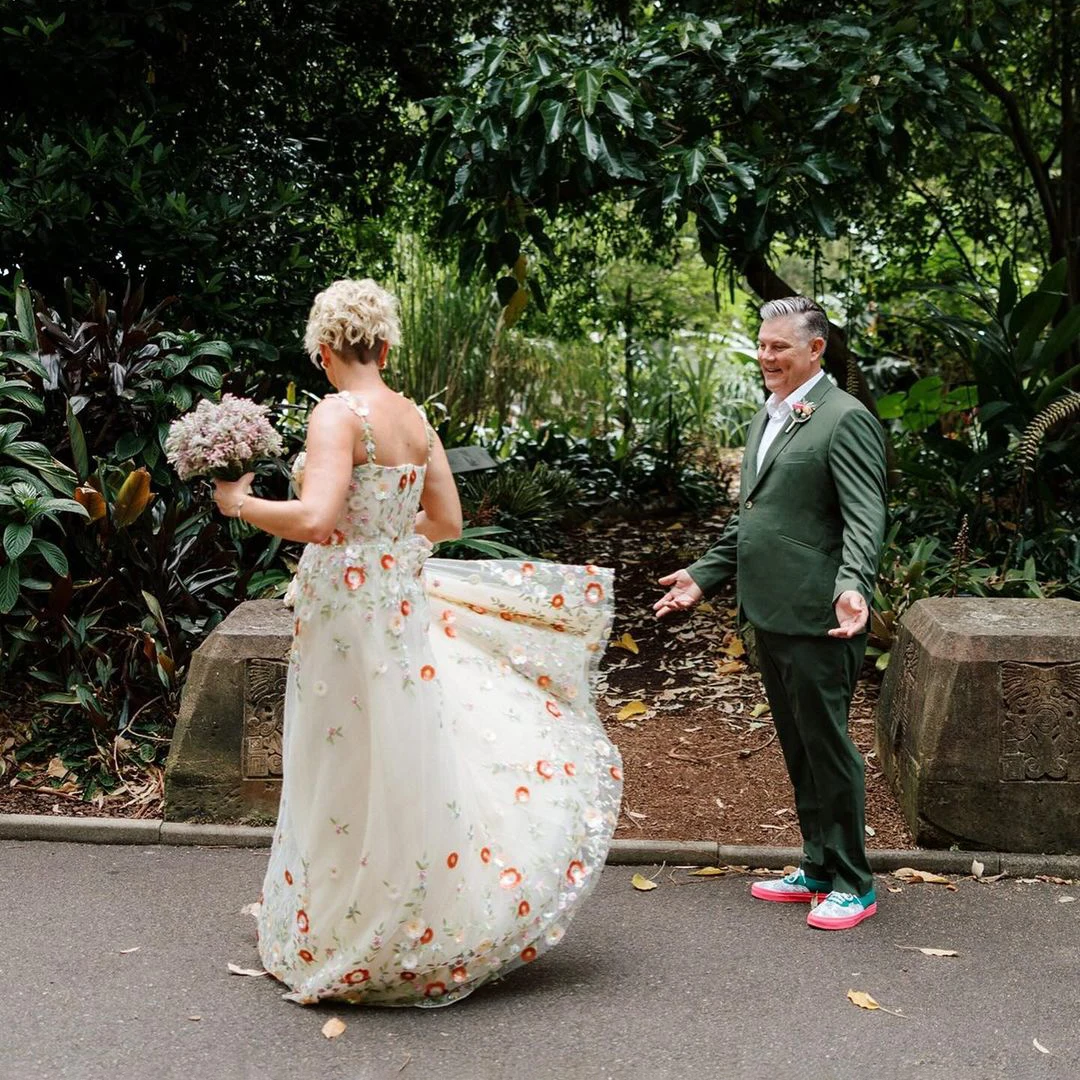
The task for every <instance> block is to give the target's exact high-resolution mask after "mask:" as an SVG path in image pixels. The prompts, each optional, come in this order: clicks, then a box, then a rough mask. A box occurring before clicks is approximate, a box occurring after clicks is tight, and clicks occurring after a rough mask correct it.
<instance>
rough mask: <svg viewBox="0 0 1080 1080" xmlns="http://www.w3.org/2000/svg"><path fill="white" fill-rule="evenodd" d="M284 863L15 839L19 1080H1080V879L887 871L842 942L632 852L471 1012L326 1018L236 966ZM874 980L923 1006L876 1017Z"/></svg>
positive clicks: (732, 882) (12, 905)
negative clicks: (634, 878)
mask: <svg viewBox="0 0 1080 1080" xmlns="http://www.w3.org/2000/svg"><path fill="white" fill-rule="evenodd" d="M265 858H266V853H265V852H262V851H242V850H219V849H199V848H166V847H143V848H139V847H103V846H98V845H85V846H82V845H75V844H63V843H53V844H46V843H38V842H23V843H19V842H5V843H0V898H2V901H0V986H2V988H3V993H2V995H0V1077H2V1078H3V1080H38V1078H45V1077H48V1078H50V1080H53V1078H58V1077H71V1078H73V1080H99V1078H101V1080H106V1078H107V1080H172V1078H176V1080H181V1078H182V1080H192V1078H200V1080H202V1078H207V1080H369V1078H371V1080H399V1078H400V1080H410V1078H413V1080H419V1078H422V1077H423V1078H428V1077H436V1076H437V1077H439V1078H440V1080H548V1078H551V1080H556V1078H557V1080H579V1078H580V1080H608V1078H611V1080H668V1078H680V1080H681V1078H684V1077H687V1078H694V1080H711V1078H713V1077H717V1078H725V1080H726V1078H736V1080H738V1078H742V1077H755V1078H757V1077H765V1078H768V1077H784V1078H789V1077H799V1078H800V1080H834V1078H836V1080H847V1078H851V1080H868V1078H873V1080H894V1078H895V1080H906V1078H909V1077H919V1078H923V1077H931V1078H937V1077H952V1078H965V1080H966V1078H973V1080H975V1078H978V1080H981V1078H988V1077H1010V1078H1017V1080H1025V1078H1027V1077H1032V1078H1041V1077H1053V1078H1059V1077H1061V1078H1069V1080H1075V1078H1076V1077H1080V1010H1078V1008H1077V1003H1076V1002H1077V991H1078V989H1080V885H1078V886H1062V885H1053V884H1044V883H1036V884H1025V883H1023V882H1020V881H1013V880H1004V881H1001V882H997V883H995V884H992V885H980V884H977V883H975V882H973V881H970V880H966V881H960V882H959V889H958V891H956V892H950V891H947V890H946V889H945V888H944V887H943V886H940V885H938V886H932V885H909V886H906V887H905V888H904V889H903V891H902V892H900V893H897V894H889V893H887V892H885V885H887V884H888V882H886V880H885V879H879V894H880V895H881V897H882V903H881V905H880V913H879V915H878V916H877V917H876V918H874V919H872V920H870V921H869V922H867V923H865V924H864V925H863V926H861V927H859V928H858V929H857V930H854V931H850V932H848V933H840V934H826V933H820V932H814V931H811V930H808V929H807V928H806V926H805V923H804V921H803V920H804V918H805V910H804V909H802V910H800V909H798V908H797V907H796V906H795V905H791V906H781V905H766V904H761V903H759V902H755V901H752V900H751V899H750V897H749V895H748V883H747V880H746V878H744V877H743V878H740V877H723V878H714V879H706V880H699V881H693V883H692V884H686V885H683V886H678V887H677V886H675V885H673V884H671V883H670V882H669V880H668V874H669V872H668V871H666V870H665V871H664V872H663V873H662V874H661V875H660V877H659V878H658V879H657V880H659V881H661V882H662V883H663V884H662V885H661V887H660V888H658V889H655V890H653V891H652V892H649V893H639V892H636V891H635V890H634V889H633V888H631V886H630V877H631V874H632V873H633V872H634V870H633V868H622V867H610V868H608V869H607V870H606V871H605V872H604V876H603V879H602V881H601V882H600V886H599V888H598V890H597V892H596V894H594V897H593V900H592V902H591V904H589V905H588V906H587V907H586V908H585V910H584V911H583V912H582V913H581V915H580V916H579V918H578V920H577V921H576V922H575V924H574V926H573V927H572V929H571V932H570V933H569V934H568V935H567V937H566V940H565V942H564V943H563V944H562V945H560V946H559V948H557V949H555V950H553V951H552V952H551V953H550V954H548V955H547V956H545V957H544V958H543V959H542V960H541V961H539V962H538V963H537V964H535V965H534V966H533V967H531V968H528V969H523V970H521V971H519V972H515V973H514V974H513V975H512V976H511V977H510V978H508V979H507V980H505V981H504V982H503V983H502V984H500V985H498V986H495V987H491V988H489V989H485V990H483V991H480V992H477V993H476V994H475V995H474V996H473V997H472V998H470V999H468V1000H467V1001H464V1002H462V1003H461V1004H460V1005H457V1006H454V1007H451V1008H448V1009H443V1010H433V1011H428V1012H424V1011H421V1010H416V1009H407V1010H389V1009H350V1008H348V1007H344V1008H333V1007H329V1006H326V1007H323V1006H320V1007H318V1008H301V1007H299V1006H296V1005H291V1004H288V1003H286V1002H283V1001H282V1000H281V998H280V996H279V994H280V991H279V989H278V987H277V986H276V984H273V983H272V982H271V981H270V980H269V979H245V978H240V977H237V976H233V975H230V974H228V972H227V969H226V964H228V963H229V962H230V961H232V962H234V963H238V964H241V965H244V966H257V957H256V953H255V949H254V935H253V923H252V921H251V919H250V917H249V916H245V915H241V914H240V913H239V909H240V907H241V905H242V904H244V903H246V902H247V901H249V900H251V899H253V898H254V897H255V895H256V894H257V892H258V888H259V883H260V880H261V877H262V869H263V864H264V861H265ZM649 872H650V871H648V870H646V873H649ZM679 876H680V877H681V878H682V880H689V879H686V878H685V876H683V875H679ZM1072 895H1075V896H1077V897H1078V900H1077V902H1076V903H1061V902H1060V900H1061V898H1062V897H1065V896H1072ZM896 944H902V945H915V946H932V947H940V948H950V949H956V950H957V951H958V952H959V953H960V956H959V957H958V958H956V959H938V958H929V957H925V956H923V955H922V954H920V953H918V952H911V951H903V950H900V949H897V948H896ZM136 947H137V949H138V951H136V952H129V953H124V952H122V950H125V949H132V948H136ZM849 989H856V990H864V991H866V992H868V993H870V994H871V995H873V997H874V998H876V999H877V1000H878V1001H879V1002H881V1003H882V1004H883V1005H886V1006H889V1007H891V1008H894V1009H897V1010H899V1011H901V1012H902V1013H903V1014H904V1015H903V1017H899V1016H894V1015H889V1014H886V1013H884V1012H865V1011H863V1010H861V1009H858V1008H856V1007H854V1006H853V1005H852V1004H850V1003H849V1002H848V1000H847V998H846V995H847V991H848V990H849ZM335 1015H336V1016H340V1017H342V1019H344V1020H345V1021H346V1024H347V1028H346V1031H345V1033H344V1034H343V1035H342V1036H341V1037H340V1038H338V1039H336V1040H334V1041H332V1042H331V1041H327V1040H326V1039H324V1038H323V1037H322V1036H321V1035H320V1028H321V1027H322V1025H323V1024H324V1023H325V1021H326V1020H327V1019H328V1018H330V1017H331V1016H335ZM192 1017H200V1018H201V1019H198V1020H195V1019H192ZM1033 1039H1037V1040H1038V1041H1039V1042H1040V1043H1041V1044H1042V1045H1043V1046H1044V1047H1046V1049H1047V1050H1049V1053H1048V1054H1044V1053H1041V1052H1040V1051H1039V1050H1038V1049H1037V1048H1036V1047H1035V1046H1034V1044H1033V1041H1032V1040H1033Z"/></svg>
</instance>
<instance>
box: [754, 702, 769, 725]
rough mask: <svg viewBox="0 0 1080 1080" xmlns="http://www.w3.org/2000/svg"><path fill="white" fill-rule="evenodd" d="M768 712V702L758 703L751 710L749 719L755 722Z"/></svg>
mask: <svg viewBox="0 0 1080 1080" xmlns="http://www.w3.org/2000/svg"><path fill="white" fill-rule="evenodd" d="M768 711H769V705H768V702H765V701H759V702H758V703H757V704H756V705H755V706H754V707H753V708H752V709H751V710H750V717H751V719H753V720H756V719H757V718H758V717H759V716H764V715H765V714H766V713H767V712H768Z"/></svg>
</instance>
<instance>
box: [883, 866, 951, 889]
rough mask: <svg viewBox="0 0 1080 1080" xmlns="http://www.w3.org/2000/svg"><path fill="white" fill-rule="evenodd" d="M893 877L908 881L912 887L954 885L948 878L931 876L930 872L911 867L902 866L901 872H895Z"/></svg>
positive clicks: (937, 875)
mask: <svg viewBox="0 0 1080 1080" xmlns="http://www.w3.org/2000/svg"><path fill="white" fill-rule="evenodd" d="M893 877H895V878H899V879H900V880H901V881H907V882H909V883H911V884H912V885H919V884H925V885H951V884H952V882H951V881H950V880H949V879H948V878H947V877H942V876H941V875H940V874H931V873H930V871H929V870H913V869H912V868H911V867H910V866H901V867H900V869H899V870H894V871H893Z"/></svg>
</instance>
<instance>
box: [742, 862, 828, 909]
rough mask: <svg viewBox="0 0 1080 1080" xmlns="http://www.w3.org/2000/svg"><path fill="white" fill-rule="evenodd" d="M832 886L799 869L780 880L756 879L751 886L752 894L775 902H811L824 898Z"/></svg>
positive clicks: (759, 898)
mask: <svg viewBox="0 0 1080 1080" xmlns="http://www.w3.org/2000/svg"><path fill="white" fill-rule="evenodd" d="M831 888H832V886H831V885H830V884H829V883H828V882H827V881H817V880H815V879H814V878H809V877H807V876H806V875H805V874H804V873H803V872H802V870H801V869H799V870H793V871H792V872H791V873H790V874H786V875H785V876H784V877H782V878H780V879H779V880H778V881H755V882H754V884H753V885H751V886H750V895H751V896H753V897H756V898H757V899H758V900H771V901H772V902H773V903H774V904H809V903H813V902H815V901H818V900H823V899H824V898H825V896H826V895H827V894H828V892H829V890H830V889H831Z"/></svg>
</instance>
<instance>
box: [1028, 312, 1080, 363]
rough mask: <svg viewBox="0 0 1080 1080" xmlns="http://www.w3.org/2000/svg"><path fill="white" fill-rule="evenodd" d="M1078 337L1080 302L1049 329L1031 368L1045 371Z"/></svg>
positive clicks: (1079, 330) (1079, 335)
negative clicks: (1048, 333) (1047, 335)
mask: <svg viewBox="0 0 1080 1080" xmlns="http://www.w3.org/2000/svg"><path fill="white" fill-rule="evenodd" d="M1078 337H1080V304H1077V305H1076V306H1075V307H1073V308H1071V309H1070V310H1069V311H1068V313H1067V314H1066V315H1065V318H1063V319H1062V320H1061V322H1059V323H1058V324H1057V326H1055V327H1054V329H1053V330H1051V331H1050V335H1049V337H1047V339H1046V340H1045V341H1044V342H1043V343H1042V346H1041V347H1040V348H1039V349H1038V351H1037V352H1036V353H1035V356H1034V363H1033V365H1032V366H1033V368H1034V369H1035V370H1036V371H1045V370H1046V369H1047V368H1049V367H1050V365H1051V364H1052V363H1053V362H1054V361H1055V360H1056V359H1057V358H1058V357H1059V356H1060V355H1061V354H1062V353H1063V352H1064V351H1065V350H1066V349H1067V348H1069V346H1070V345H1072V343H1073V342H1074V341H1076V339H1077V338H1078Z"/></svg>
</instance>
